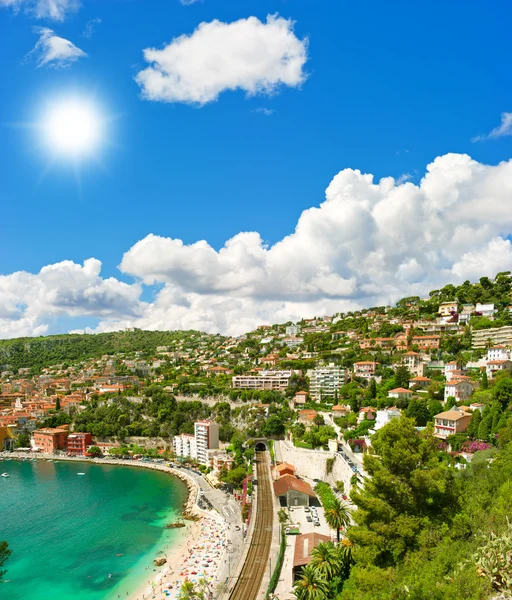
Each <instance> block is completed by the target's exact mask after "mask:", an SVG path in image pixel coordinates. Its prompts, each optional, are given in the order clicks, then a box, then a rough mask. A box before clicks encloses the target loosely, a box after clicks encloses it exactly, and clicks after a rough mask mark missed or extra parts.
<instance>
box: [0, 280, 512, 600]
mask: <svg viewBox="0 0 512 600" xmlns="http://www.w3.org/2000/svg"><path fill="white" fill-rule="evenodd" d="M510 280H511V278H510V276H509V275H508V274H500V275H498V276H497V278H496V279H495V280H494V282H491V281H490V280H487V279H486V278H484V281H483V282H482V280H481V282H480V284H475V285H473V286H470V287H469V288H468V289H467V290H466V295H469V296H471V293H470V292H471V291H473V292H474V293H475V294H478V293H479V290H480V288H483V289H484V290H485V289H489V285H488V284H487V282H488V283H489V284H490V286H491V288H490V289H491V290H492V293H493V294H494V295H495V296H496V293H495V290H496V288H497V287H499V286H501V287H505V288H506V290H507V293H506V294H505V295H504V297H505V298H506V301H503V294H502V295H501V296H498V299H499V301H498V302H494V303H493V302H485V303H483V302H475V303H473V304H471V303H469V302H462V301H460V300H458V299H457V297H459V296H461V295H462V294H461V291H460V290H459V289H457V290H456V289H455V288H454V287H453V286H447V288H444V289H443V290H441V291H439V292H435V293H431V295H430V296H429V297H428V298H423V299H421V298H407V299H404V300H402V301H400V302H398V303H397V305H396V306H394V307H391V306H386V307H378V308H373V309H367V310H361V311H355V312H351V313H346V314H336V315H332V316H321V317H316V318H313V319H303V320H301V321H299V322H296V323H285V324H279V325H266V324H265V325H261V326H259V327H258V328H256V329H255V330H254V331H251V332H248V333H247V334H245V335H241V336H239V337H237V338H234V337H232V338H229V337H224V336H220V335H209V334H205V333H200V332H194V331H190V332H178V333H176V334H173V337H172V339H171V341H170V343H168V344H166V345H155V346H154V347H151V342H150V343H148V338H147V337H146V338H145V339H144V347H143V348H140V349H134V348H133V347H130V348H129V349H121V350H120V351H117V352H108V353H105V354H102V355H100V356H84V357H83V358H82V359H77V360H62V362H59V363H58V364H44V363H45V361H46V360H47V359H45V358H44V356H43V357H41V356H40V355H39V354H36V356H35V357H33V363H32V364H25V365H24V366H21V365H20V364H19V361H22V362H23V361H25V363H30V361H31V358H30V352H31V351H33V352H38V350H37V343H36V340H33V341H32V340H31V341H30V342H27V340H23V341H20V342H17V341H16V340H15V341H13V342H9V343H10V344H11V345H10V346H4V347H2V348H0V352H1V354H0V356H1V357H2V359H1V360H2V362H3V364H2V366H1V374H0V375H1V379H0V382H1V393H0V448H1V449H2V450H3V451H6V452H8V451H16V452H17V453H18V454H22V455H23V453H25V454H26V455H27V456H34V455H36V456H51V457H58V456H62V457H82V458H85V459H97V458H98V457H110V458H116V459H122V460H133V459H135V460H141V459H142V460H159V461H162V462H163V461H164V460H165V461H167V462H169V464H171V465H173V466H177V467H182V468H183V467H184V468H187V469H190V470H192V471H193V472H195V473H197V474H198V475H200V476H201V477H203V478H204V480H205V481H206V482H207V484H208V485H209V486H210V487H211V488H212V489H216V488H220V489H222V490H224V491H225V492H226V493H228V494H230V495H231V496H232V498H234V499H235V500H236V502H237V503H238V505H239V507H240V511H241V513H240V514H241V516H242V519H243V521H244V527H245V531H248V530H249V528H250V524H251V505H252V503H253V495H254V490H255V489H256V485H257V481H256V477H257V476H256V473H255V471H254V463H253V461H254V460H255V455H256V454H257V452H258V451H259V450H262V449H264V450H267V449H268V450H269V451H270V457H271V464H270V472H271V477H272V491H273V497H274V511H275V518H276V520H279V522H280V523H282V524H283V527H285V529H284V530H283V531H286V534H287V537H288V535H290V536H291V535H294V542H293V543H290V542H288V543H285V545H284V546H282V551H280V550H279V547H280V543H279V540H277V541H275V540H274V542H273V543H274V546H275V549H276V550H275V551H276V553H277V552H279V555H280V562H281V567H282V571H281V577H280V578H278V579H277V580H276V581H274V583H273V584H272V587H273V589H272V593H275V594H276V597H277V598H281V599H288V598H289V599H291V598H294V597H295V596H294V595H293V590H294V589H295V587H294V586H297V585H298V583H297V582H300V581H301V579H300V578H301V573H302V572H303V570H304V569H305V568H306V567H307V565H308V564H309V563H310V562H311V560H312V559H313V558H312V557H314V556H315V550H314V549H315V548H316V547H317V546H318V545H321V544H325V543H327V542H329V543H330V542H333V543H336V542H337V541H338V542H339V539H341V540H345V542H346V543H347V544H348V545H350V542H349V540H348V538H347V537H346V534H345V530H346V527H348V526H349V525H350V523H351V517H350V512H351V510H354V509H355V506H354V505H353V503H356V504H357V497H358V496H357V495H358V494H359V493H361V490H362V489H363V488H364V486H365V482H367V481H368V480H369V478H371V477H372V476H373V475H374V473H373V472H372V471H371V469H370V471H369V469H368V464H371V463H370V462H367V461H366V460H365V457H369V456H373V455H375V454H378V453H379V451H378V448H375V446H374V440H375V439H379V438H378V436H377V437H375V434H376V433H377V432H379V431H381V430H382V429H383V428H386V426H387V425H389V424H390V423H391V422H393V421H400V420H401V419H402V417H407V418H408V419H409V421H408V422H410V423H412V424H413V426H414V428H415V430H416V431H417V432H423V431H428V432H431V434H432V435H433V437H434V438H435V439H437V442H436V445H437V450H436V451H440V452H441V453H443V454H444V456H445V460H446V463H447V465H449V466H450V468H451V469H454V470H459V471H460V470H464V469H465V468H467V467H468V466H469V465H470V464H471V462H472V460H473V457H474V456H475V454H476V453H482V452H484V451H486V450H491V449H493V448H494V447H496V446H497V445H498V442H499V439H498V438H499V435H498V432H500V431H502V430H503V428H504V427H505V426H506V423H507V420H508V419H509V417H510V414H511V413H510V406H509V404H510V398H511V393H512V355H511V350H512V307H511V306H509V303H508V302H509V293H510V292H509V290H510ZM484 284H485V285H484ZM486 285H487V288H486V287H485V286H486ZM466 287H467V286H466ZM450 294H453V296H454V297H453V298H451V299H446V297H447V296H449V295H450ZM481 295H483V296H485V294H483V293H482V294H481ZM487 295H489V294H487ZM150 334H151V332H139V331H131V332H123V333H122V334H121V333H120V334H108V335H110V336H116V335H125V336H126V335H129V336H131V337H130V339H131V340H132V342H131V343H132V346H133V344H135V345H136V344H137V343H138V342H137V340H138V339H139V338H140V337H141V336H148V335H150ZM89 337H91V338H92V339H94V337H95V336H89ZM98 339H100V336H98ZM158 339H160V338H158ZM48 340H51V338H48ZM153 341H154V340H153ZM16 343H18V344H23V353H22V354H21V358H20V353H19V352H18V353H17V354H16V353H15V352H14V350H15V349H16V346H15V345H14V346H13V345H12V344H16ZM31 346H32V347H33V348H32V349H31ZM98 346H99V347H101V344H100V343H98ZM9 352H10V355H9ZM9 356H11V357H16V360H17V361H18V365H16V364H10V363H9V360H8V359H9ZM13 362H14V361H13ZM332 502H341V503H343V504H346V506H347V511H346V514H345V517H344V520H343V523H342V524H340V523H339V521H338V525H336V523H337V521H336V520H333V518H332V516H329V515H330V513H329V507H330V506H331V505H332ZM340 534H341V538H340Z"/></svg>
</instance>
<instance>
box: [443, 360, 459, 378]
mask: <svg viewBox="0 0 512 600" xmlns="http://www.w3.org/2000/svg"><path fill="white" fill-rule="evenodd" d="M462 371H463V367H462V363H460V362H457V361H456V360H452V361H451V362H449V363H446V365H445V366H444V376H445V377H446V381H450V380H451V379H455V378H456V377H457V376H458V375H461V374H462Z"/></svg>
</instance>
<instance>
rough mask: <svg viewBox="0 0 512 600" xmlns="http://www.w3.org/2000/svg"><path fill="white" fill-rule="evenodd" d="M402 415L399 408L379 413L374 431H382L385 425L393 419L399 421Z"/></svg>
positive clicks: (379, 411)
mask: <svg viewBox="0 0 512 600" xmlns="http://www.w3.org/2000/svg"><path fill="white" fill-rule="evenodd" d="M401 415H402V413H401V412H400V411H399V410H398V408H387V409H385V410H378V411H377V418H376V419H375V426H374V429H375V430H377V429H381V427H384V425H387V424H388V423H389V422H390V421H392V420H393V419H399V418H400V417H401Z"/></svg>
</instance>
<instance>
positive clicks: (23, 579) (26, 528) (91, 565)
mask: <svg viewBox="0 0 512 600" xmlns="http://www.w3.org/2000/svg"><path fill="white" fill-rule="evenodd" d="M0 472H7V473H8V474H9V477H8V478H3V477H0V541H2V540H6V541H7V542H8V543H9V547H10V548H11V550H12V555H11V557H10V558H9V559H8V561H7V562H6V563H5V565H4V567H3V568H4V569H7V573H6V574H5V575H4V578H3V583H0V598H9V599H10V600H27V599H31V600H50V599H51V600H68V599H70V600H71V599H72V600H106V599H110V598H117V597H118V595H119V596H120V597H124V598H126V593H127V592H128V593H132V592H133V591H136V590H137V589H138V587H139V586H140V585H141V582H144V581H145V579H151V578H152V577H153V576H154V575H155V573H154V572H153V567H152V566H151V565H152V559H153V558H155V557H156V554H157V553H158V552H159V551H161V549H162V548H163V547H164V545H165V546H167V547H169V546H172V544H173V542H176V539H177V532H180V530H179V529H178V530H169V529H165V524H166V523H168V522H169V521H173V520H175V519H176V517H177V516H178V515H179V514H180V513H181V509H182V505H183V502H185V500H186V497H187V490H186V486H185V485H184V484H183V483H182V482H181V481H180V480H179V479H176V478H174V477H171V476H170V475H168V474H166V473H162V472H158V471H150V470H147V469H140V468H135V467H131V468H130V467H128V466H113V465H100V464H93V463H88V462H68V461H59V462H48V461H44V460H42V461H37V462H20V461H15V460H10V461H8V460H7V461H2V462H0ZM78 473H85V475H78Z"/></svg>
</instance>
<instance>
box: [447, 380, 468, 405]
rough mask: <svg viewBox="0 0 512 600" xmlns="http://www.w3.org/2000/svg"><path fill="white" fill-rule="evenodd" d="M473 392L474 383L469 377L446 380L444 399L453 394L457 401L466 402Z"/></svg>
mask: <svg viewBox="0 0 512 600" xmlns="http://www.w3.org/2000/svg"><path fill="white" fill-rule="evenodd" d="M472 393H473V384H472V383H471V381H470V380H469V378H468V377H463V378H460V379H450V381H447V382H446V385H445V388H444V401H445V402H446V400H448V398H449V397H450V396H453V397H454V398H455V399H456V400H457V402H465V401H466V400H469V399H470V398H471V394H472Z"/></svg>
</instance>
